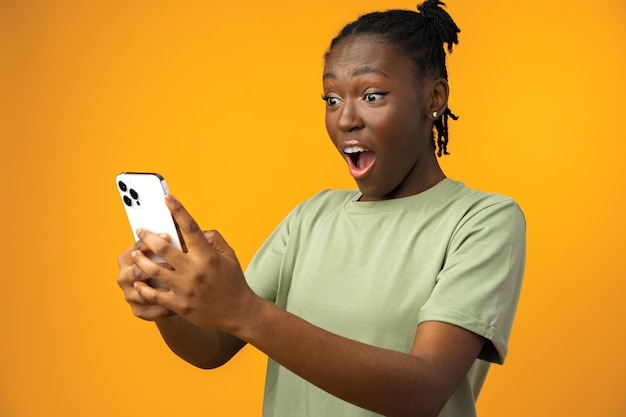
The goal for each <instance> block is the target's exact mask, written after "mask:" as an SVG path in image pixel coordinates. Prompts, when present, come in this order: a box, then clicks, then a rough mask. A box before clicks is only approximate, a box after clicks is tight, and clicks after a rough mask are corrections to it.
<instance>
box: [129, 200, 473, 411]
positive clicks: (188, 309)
mask: <svg viewBox="0 0 626 417" xmlns="http://www.w3.org/2000/svg"><path fill="white" fill-rule="evenodd" d="M168 205H169V206H170V209H171V210H172V213H173V214H174V217H175V218H176V220H177V221H178V223H179V225H180V226H181V229H182V231H183V234H184V235H185V239H186V241H187V243H188V248H189V251H188V253H186V254H185V253H182V252H179V251H177V250H176V249H175V248H173V247H172V246H171V245H169V244H168V242H167V241H166V240H165V239H163V238H161V237H159V236H157V235H154V234H152V233H149V232H146V231H140V233H139V236H140V238H141V239H142V241H143V242H144V243H145V244H146V245H147V246H148V247H149V248H150V249H151V250H152V251H153V252H155V253H156V254H158V255H159V256H161V257H162V258H164V259H166V260H167V262H168V263H169V264H170V265H172V266H173V267H174V270H171V269H167V268H164V267H162V266H159V265H157V264H155V263H154V262H152V261H150V259H148V258H147V257H146V256H144V255H143V253H142V252H141V251H135V252H133V256H134V259H135V263H136V265H137V267H138V268H140V269H141V270H142V271H143V273H144V274H146V276H150V277H153V278H156V279H159V280H160V281H162V282H164V283H165V284H166V285H167V287H168V288H169V289H170V290H169V291H159V290H155V289H153V288H150V287H149V286H147V285H145V284H144V283H142V282H137V283H136V284H135V288H136V289H137V291H138V293H139V294H140V295H141V296H142V297H144V298H145V299H146V300H149V302H150V303H152V304H155V305H159V306H162V307H163V308H166V309H168V310H171V311H175V312H176V313H178V314H179V315H181V316H183V317H185V319H187V320H188V321H189V322H192V323H194V324H195V325H196V326H198V327H201V328H206V329H218V330H220V331H222V332H224V333H229V334H232V335H233V336H235V337H237V338H238V339H240V340H244V341H246V342H248V343H251V344H253V345H255V346H256V347H257V348H259V349H260V350H262V351H263V352H265V353H266V354H267V355H268V356H270V357H272V358H273V359H274V360H276V361H277V362H279V363H281V364H282V365H283V366H285V367H286V368H288V369H290V370H291V371H293V372H294V373H296V374H298V375H300V376H301V377H303V378H304V379H306V380H308V381H310V382H311V383H313V384H315V385H317V386H319V387H320V388H322V389H324V390H326V391H328V392H329V393H331V394H333V395H335V396H337V397H340V398H343V399H344V400H346V401H349V402H352V403H354V404H356V405H359V406H361V407H364V408H368V409H370V410H373V411H376V412H378V413H382V414H385V415H389V416H402V415H412V416H416V415H419V416H422V415H423V416H430V415H432V416H436V415H437V414H438V413H439V411H440V410H441V408H442V407H443V406H444V404H445V402H446V401H447V400H448V398H449V397H450V395H451V394H452V392H453V391H454V390H455V388H456V387H457V385H458V383H459V381H460V380H461V379H462V377H463V376H464V375H465V374H466V373H467V371H468V369H469V368H470V366H471V365H472V363H473V362H474V360H475V359H476V357H477V355H478V352H479V351H480V350H481V348H482V346H483V344H484V339H483V338H481V337H480V336H477V335H475V334H474V333H471V332H469V331H466V330H463V329H461V328H459V327H456V326H453V325H449V324H444V323H438V322H426V323H423V324H421V325H420V326H419V328H418V329H417V332H416V336H415V341H414V345H413V348H412V349H411V351H410V353H409V354H404V353H400V352H395V351H391V350H386V349H381V348H377V347H373V346H369V345H365V344H362V343H359V342H356V341H353V340H349V339H346V338H343V337H341V336H338V335H335V334H332V333H329V332H327V331H325V330H323V329H321V328H318V327H316V326H314V325H312V324H310V323H308V322H306V321H304V320H302V319H300V318H298V317H296V316H294V315H293V314H291V313H289V312H287V311H285V310H282V309H280V308H278V307H276V306H275V305H273V304H271V303H269V302H267V301H265V300H263V299H261V298H260V297H258V296H257V295H256V294H254V293H253V292H252V291H251V290H250V288H249V287H248V286H247V283H246V282H245V279H244V277H243V272H242V271H241V268H240V266H239V263H238V261H237V259H236V257H235V254H234V252H233V251H232V249H231V248H230V247H229V246H228V245H227V244H226V242H225V241H224V240H223V239H222V238H221V236H220V235H219V234H218V233H217V232H212V233H207V234H206V235H203V234H202V233H201V232H200V229H199V228H198V226H197V224H195V222H194V221H193V219H192V218H191V217H190V216H189V214H188V213H187V212H186V211H185V210H184V208H183V207H182V206H181V205H180V204H179V203H178V202H176V201H175V200H174V199H173V198H172V197H171V196H169V197H168ZM294 341H297V343H294Z"/></svg>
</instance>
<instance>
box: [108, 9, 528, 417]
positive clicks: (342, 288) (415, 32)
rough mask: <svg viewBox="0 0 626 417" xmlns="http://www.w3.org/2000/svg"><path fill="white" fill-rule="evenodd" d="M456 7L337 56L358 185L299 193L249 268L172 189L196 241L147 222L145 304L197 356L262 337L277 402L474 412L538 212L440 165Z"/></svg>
mask: <svg viewBox="0 0 626 417" xmlns="http://www.w3.org/2000/svg"><path fill="white" fill-rule="evenodd" d="M442 5H443V4H442V3H440V2H439V1H426V2H425V3H423V4H422V5H420V6H419V7H418V12H413V11H403V10H391V11H387V12H383V13H371V14H368V15H364V16H362V17H360V18H359V19H358V20H357V21H355V22H353V23H351V24H349V25H347V26H346V27H345V28H344V29H343V30H342V31H341V32H340V34H339V35H338V36H337V37H336V38H335V39H334V40H333V41H332V43H331V46H330V49H329V51H328V52H327V54H326V57H325V66H324V72H323V77H322V78H323V89H324V94H323V99H324V101H325V104H326V127H327V130H328V133H329V136H330V138H331V139H332V142H333V144H334V146H335V147H336V148H337V150H338V151H339V153H340V155H341V156H342V157H343V158H344V159H345V160H346V164H347V166H348V169H349V171H350V173H351V175H352V176H353V177H354V179H355V181H356V183H357V185H358V190H355V191H323V192H321V193H319V194H318V195H316V196H315V197H313V198H311V199H310V200H308V201H305V202H304V203H302V204H301V205H299V206H298V207H297V208H295V209H294V210H293V211H292V213H290V214H289V215H288V217H287V218H286V219H285V220H284V221H283V222H282V223H281V224H280V225H279V226H278V228H277V229H276V230H275V231H274V233H273V234H272V235H271V236H270V237H269V238H268V240H267V241H266V243H265V244H264V245H263V246H262V247H261V249H260V250H259V251H258V253H257V254H256V256H255V257H254V259H253V260H252V262H251V264H250V266H249V268H248V270H247V271H246V273H245V276H244V273H243V272H242V270H241V267H240V266H239V263H238V261H237V259H236V257H235V255H234V252H233V250H232V249H231V248H230V247H229V246H228V244H227V243H226V242H225V240H224V239H223V238H222V237H221V236H220V235H219V234H218V233H217V232H215V231H210V232H202V231H201V229H200V228H199V227H198V225H197V224H196V222H195V221H194V220H193V218H192V217H191V216H190V215H189V213H188V212H187V211H186V210H185V209H184V208H183V206H182V205H181V204H180V203H179V202H178V201H177V200H176V199H175V198H174V197H173V196H171V195H170V196H168V197H167V198H166V200H167V203H168V205H169V207H170V209H171V211H172V213H173V215H174V217H175V219H176V220H177V221H178V223H179V224H180V226H181V228H182V231H183V234H184V237H185V240H186V242H187V246H188V252H187V253H181V252H179V251H178V250H176V249H175V248H173V247H172V246H171V245H170V244H169V243H168V239H167V237H164V236H159V235H155V234H153V233H150V232H149V231H146V230H141V231H139V236H140V239H141V240H140V242H138V243H137V244H135V245H134V246H133V247H131V248H130V249H129V250H128V251H126V252H125V253H123V254H122V255H121V256H120V258H119V265H120V275H119V278H118V282H119V284H120V286H121V287H122V289H123V290H124V292H125V295H126V299H127V300H128V302H129V303H130V305H131V307H132V309H133V312H134V314H135V315H136V316H138V317H140V318H143V319H146V320H153V321H155V322H156V324H157V326H158V328H159V330H160V331H161V334H162V336H163V338H164V340H165V341H166V342H167V344H168V345H169V346H170V348H171V349H172V350H173V351H174V352H175V353H176V354H178V355H179V356H180V357H182V358H183V359H185V360H186V361H188V362H190V363H192V364H194V365H196V366H199V367H203V368H213V367H217V366H220V365H222V364H224V363H225V362H227V361H228V360H229V359H230V358H231V357H232V356H233V355H235V353H236V352H237V351H238V350H239V349H241V348H242V347H243V346H244V345H245V344H246V343H251V344H252V345H254V346H256V347H257V348H258V349H260V350H262V351H263V352H265V353H266V354H267V355H268V356H269V358H270V360H269V365H268V371H267V381H266V392H265V402H264V410H263V415H264V416H265V417H269V416H285V417H294V416H298V417H300V416H316V417H317V416H342V417H349V416H374V415H386V416H454V417H459V416H474V415H475V414H476V411H475V399H476V397H477V395H478V392H479V391H480V388H481V385H482V382H483V380H484V378H485V376H486V373H487V368H488V363H489V362H496V363H502V362H503V361H504V359H505V356H506V353H507V340H508V336H509V333H510V330H511V325H512V321H513V316H514V313H515V309H516V305H517V300H518V296H519V291H520V286H521V280H522V274H523V268H524V256H525V223H524V218H523V215H522V213H521V211H520V209H519V208H518V206H517V205H516V204H515V202H514V201H512V200H511V199H509V198H507V197H503V196H500V195H497V194H487V193H482V192H479V191H475V190H471V189H469V188H467V187H465V186H464V185H463V184H462V183H460V182H456V181H453V180H451V179H448V178H446V176H445V174H444V173H443V171H442V170H441V168H440V166H439V164H438V161H437V157H436V152H437V149H436V148H437V146H436V144H435V141H434V134H433V127H434V128H435V130H437V133H438V140H437V142H438V144H439V149H438V150H439V151H440V152H441V151H443V153H447V152H446V147H447V141H448V137H447V134H448V130H447V118H448V116H452V117H453V118H456V117H455V116H453V115H452V114H451V113H450V111H449V109H448V107H447V102H448V92H449V87H448V82H447V72H446V65H445V54H446V53H445V50H444V44H447V46H448V50H449V51H451V49H452V45H453V44H456V43H457V34H458V32H459V29H458V27H457V26H456V24H455V23H454V22H453V21H452V19H451V18H450V16H449V15H448V14H447V12H445V10H443V9H442V8H441V6H442ZM148 252H154V253H156V254H158V255H159V256H160V257H161V258H163V259H165V260H166V261H167V263H168V264H169V267H168V266H165V265H158V264H155V263H154V262H152V261H151V260H150V259H149V258H148V257H147V256H146V253H148ZM148 278H155V279H157V280H159V281H161V282H163V283H164V284H165V285H166V287H167V289H163V288H161V289H155V288H152V287H150V286H148V285H147V284H146V280H147V279H148Z"/></svg>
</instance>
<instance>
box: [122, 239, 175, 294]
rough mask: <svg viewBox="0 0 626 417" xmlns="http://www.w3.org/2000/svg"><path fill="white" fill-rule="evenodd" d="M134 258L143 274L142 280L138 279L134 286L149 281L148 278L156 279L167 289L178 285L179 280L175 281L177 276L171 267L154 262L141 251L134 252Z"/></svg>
mask: <svg viewBox="0 0 626 417" xmlns="http://www.w3.org/2000/svg"><path fill="white" fill-rule="evenodd" d="M173 250H176V248H173ZM132 257H133V260H134V262H135V266H136V267H137V268H138V269H139V270H140V271H141V273H142V279H141V280H139V279H136V280H135V282H133V285H135V284H136V283H138V282H144V281H146V280H147V278H152V279H155V280H157V281H159V282H161V283H162V284H164V285H165V287H168V288H172V287H171V285H172V283H176V281H177V280H175V279H173V275H174V274H175V271H174V270H173V269H172V268H171V267H170V266H169V265H167V264H158V263H156V262H154V261H153V260H151V259H149V258H148V257H147V256H146V255H145V254H144V253H142V252H141V251H134V252H133V253H132ZM134 273H135V274H137V272H134ZM146 285H147V284H146Z"/></svg>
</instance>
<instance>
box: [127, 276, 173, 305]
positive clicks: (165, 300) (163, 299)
mask: <svg viewBox="0 0 626 417" xmlns="http://www.w3.org/2000/svg"><path fill="white" fill-rule="evenodd" d="M135 290H136V291H137V293H138V294H139V295H140V296H141V297H143V298H144V299H145V300H146V301H147V302H148V303H150V304H152V305H155V306H159V307H161V308H163V309H164V310H167V311H170V312H174V311H175V307H176V306H175V303H174V294H172V292H171V291H170V290H168V289H163V288H152V287H150V286H149V285H148V284H146V283H145V282H142V281H137V282H135Z"/></svg>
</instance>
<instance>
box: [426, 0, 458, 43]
mask: <svg viewBox="0 0 626 417" xmlns="http://www.w3.org/2000/svg"><path fill="white" fill-rule="evenodd" d="M445 5H446V4H445V3H443V2H441V1H439V0H426V1H425V2H424V3H422V4H419V5H418V6H417V10H418V11H419V12H420V13H421V14H422V16H424V18H426V20H428V21H429V22H430V23H431V24H432V26H433V27H434V28H435V30H436V32H437V34H438V35H439V38H440V39H441V43H442V44H444V43H447V44H448V52H452V45H453V44H458V43H459V37H458V33H459V32H461V29H459V27H458V26H457V25H456V23H454V20H452V17H450V15H449V14H448V12H446V11H445V10H444V9H442V8H441V7H440V6H445Z"/></svg>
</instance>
